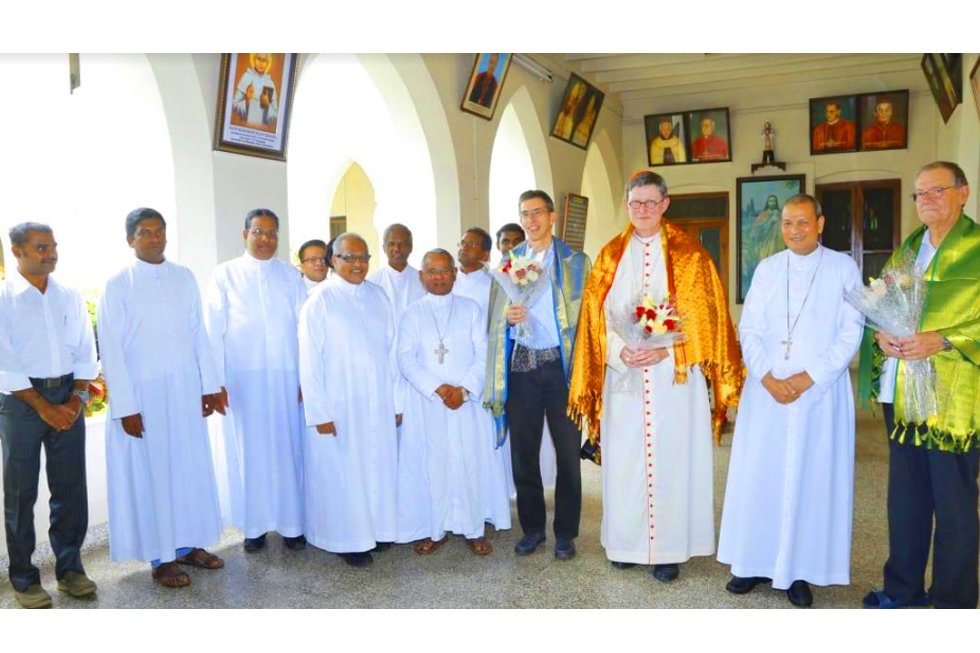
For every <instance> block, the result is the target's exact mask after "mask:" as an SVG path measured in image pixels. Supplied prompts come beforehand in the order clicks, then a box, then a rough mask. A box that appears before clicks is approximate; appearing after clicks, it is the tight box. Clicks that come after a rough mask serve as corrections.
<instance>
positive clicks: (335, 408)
mask: <svg viewBox="0 0 980 653" xmlns="http://www.w3.org/2000/svg"><path fill="white" fill-rule="evenodd" d="M370 258H371V256H370V254H368V248H367V243H365V242H364V239H363V238H361V237H360V236H358V235H357V234H353V233H348V234H343V235H341V236H339V237H338V238H337V240H336V242H335V243H334V254H333V268H334V270H336V272H337V274H336V275H335V276H332V277H331V278H330V279H328V280H327V281H325V282H324V283H322V284H321V285H320V287H319V288H317V289H316V290H315V291H314V292H313V294H312V295H310V297H309V299H308V300H307V302H306V304H304V305H303V310H302V311H301V312H300V316H299V355H300V358H299V361H300V362H299V369H300V383H301V385H302V388H303V398H304V408H305V411H306V424H307V426H309V427H310V428H309V429H307V431H306V435H305V440H304V463H305V464H304V469H305V488H304V496H305V498H306V538H307V540H308V541H309V542H310V543H312V544H313V545H315V546H317V547H319V548H321V549H324V550H326V551H330V552H333V553H339V554H340V555H341V556H342V557H343V559H344V561H345V562H346V563H347V564H349V565H351V566H352V567H366V566H367V565H369V564H371V562H373V558H372V556H371V553H370V552H371V551H372V550H373V549H375V548H378V549H379V550H380V549H384V548H387V547H388V546H390V543H391V542H393V541H394V540H395V537H396V531H397V528H396V516H395V515H396V506H395V502H396V496H395V492H396V487H397V479H396V476H397V471H398V461H397V459H398V440H397V435H396V426H397V424H398V423H400V422H401V410H399V409H397V408H396V400H398V403H400V399H401V396H400V388H399V386H400V378H401V377H400V374H399V373H398V371H397V364H396V363H395V357H394V345H395V323H394V320H393V319H392V316H391V308H390V304H389V301H388V299H387V298H386V297H385V294H384V292H383V291H382V290H381V289H380V288H379V287H378V286H376V285H374V284H373V283H364V280H365V277H366V276H367V270H368V261H369V260H370Z"/></svg>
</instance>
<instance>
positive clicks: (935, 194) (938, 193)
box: [911, 186, 952, 202]
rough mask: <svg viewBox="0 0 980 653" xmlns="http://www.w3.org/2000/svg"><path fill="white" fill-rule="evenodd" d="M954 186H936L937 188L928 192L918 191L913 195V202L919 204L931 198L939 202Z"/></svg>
mask: <svg viewBox="0 0 980 653" xmlns="http://www.w3.org/2000/svg"><path fill="white" fill-rule="evenodd" d="M950 188H952V186H936V187H935V188H930V189H928V190H917V191H915V192H913V193H912V195H911V197H912V201H913V202H918V201H919V200H921V199H925V198H927V197H931V198H932V199H934V200H938V199H939V198H940V197H942V196H943V193H945V192H946V191H948V190H949V189H950Z"/></svg>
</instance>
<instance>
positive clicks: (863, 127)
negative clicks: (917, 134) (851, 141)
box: [858, 89, 909, 152]
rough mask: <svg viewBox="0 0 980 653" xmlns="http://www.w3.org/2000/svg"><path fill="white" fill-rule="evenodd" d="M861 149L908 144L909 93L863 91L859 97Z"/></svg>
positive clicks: (881, 148)
mask: <svg viewBox="0 0 980 653" xmlns="http://www.w3.org/2000/svg"><path fill="white" fill-rule="evenodd" d="M858 116H859V121H858V122H859V124H860V130H859V131H860V133H861V144H860V150H861V151H862V152H866V151H870V150H901V149H905V148H907V147H908V124H909V92H908V90H907V89H906V90H904V91H888V92H886V93H862V94H861V95H859V96H858Z"/></svg>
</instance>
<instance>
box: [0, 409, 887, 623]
mask: <svg viewBox="0 0 980 653" xmlns="http://www.w3.org/2000/svg"><path fill="white" fill-rule="evenodd" d="M730 445H731V435H730V434H728V435H726V437H725V439H724V442H723V445H722V446H721V447H719V448H717V449H716V451H715V512H716V518H717V517H719V516H720V511H721V505H722V501H721V499H722V493H723V491H724V486H725V478H726V474H727V470H728V458H729V453H730V451H731V447H730ZM886 471H887V445H886V442H885V437H884V433H883V427H882V426H881V425H880V422H879V420H878V419H876V418H874V417H872V416H871V415H870V414H859V422H858V434H857V464H856V474H855V515H854V546H853V550H852V564H851V584H850V585H849V586H846V587H828V588H814V597H815V602H814V607H817V608H857V607H860V602H861V597H862V596H863V595H864V594H865V593H866V592H867V591H868V589H869V588H870V587H872V586H874V585H877V584H879V583H880V574H881V566H882V564H883V563H884V561H885V557H886V554H887V542H886V523H885V483H886ZM583 486H584V497H583V513H582V527H581V536H580V537H579V538H578V540H577V547H578V556H577V557H576V558H575V559H574V560H571V561H568V562H560V561H558V560H556V559H555V558H554V556H553V555H552V551H551V547H552V546H553V543H554V540H553V538H552V537H551V536H550V534H549V539H548V542H547V543H546V545H545V546H543V547H541V548H539V549H538V551H537V552H535V553H534V554H532V555H531V556H528V557H524V558H518V557H516V556H515V555H514V554H513V552H512V549H513V545H514V542H515V541H516V540H517V538H518V537H519V536H520V533H519V529H517V528H515V530H511V531H507V532H499V533H492V534H490V540H491V541H492V543H493V545H494V552H493V554H492V555H490V556H487V557H483V558H479V557H476V556H474V555H473V554H472V553H470V552H469V550H468V549H467V548H466V546H465V544H464V543H463V541H462V540H460V539H459V538H455V539H453V540H452V541H451V542H450V543H449V544H447V545H446V546H444V547H443V548H442V549H440V550H439V551H438V552H436V553H435V554H433V555H431V556H424V557H423V556H419V555H416V554H415V553H413V551H412V549H411V547H409V546H396V547H393V548H392V549H390V550H389V551H387V552H384V553H378V554H376V555H375V564H374V565H373V566H371V567H370V568H368V569H366V570H353V569H351V568H349V567H348V566H346V565H345V564H344V563H343V561H342V560H341V559H340V558H339V557H338V556H336V555H332V554H329V553H326V552H323V551H320V550H318V549H315V548H313V547H308V548H307V549H306V550H303V551H289V550H287V549H285V548H284V547H283V546H282V544H281V540H280V539H279V537H278V536H276V535H270V536H269V541H268V545H267V547H266V549H265V550H263V551H262V552H259V553H256V554H245V553H244V551H243V550H242V546H241V535H240V533H238V532H237V531H234V530H228V531H226V532H225V536H224V538H223V540H222V542H221V544H220V545H219V547H217V548H216V549H215V551H216V552H217V553H219V554H220V555H222V556H223V557H224V558H225V561H226V566H225V568H224V569H223V570H220V571H205V570H199V569H191V570H190V571H189V573H190V575H191V578H192V580H193V582H192V584H191V585H190V586H189V587H187V588H183V589H180V590H173V589H166V588H163V587H161V586H159V585H156V584H154V583H153V582H152V580H151V578H150V573H149V569H148V566H147V565H144V564H141V563H126V564H113V563H111V562H110V560H109V555H108V547H107V546H106V545H105V532H104V529H103V530H101V531H96V532H95V533H93V534H92V535H91V536H90V538H89V540H90V541H89V543H88V544H87V545H86V551H85V553H84V560H85V565H86V568H87V571H88V573H89V575H90V576H91V577H92V578H93V579H94V580H96V581H97V582H98V583H99V592H98V595H97V598H94V599H91V600H75V599H72V598H70V597H67V596H60V595H57V594H58V593H57V592H56V591H55V580H54V563H53V559H52V558H51V557H50V551H47V554H46V556H45V557H42V558H41V559H40V567H41V572H42V577H43V581H44V585H45V587H46V588H47V589H48V590H49V591H50V592H52V594H54V595H55V596H54V605H55V607H56V608H263V607H276V608H335V607H346V608H374V607H386V608H410V607H438V608H461V607H465V608H573V607H596V608H598V607H604V608H737V607H744V608H788V607H792V606H790V604H789V603H788V601H787V600H786V597H785V594H784V593H783V592H780V591H773V590H771V589H770V588H769V587H768V586H761V587H759V588H757V589H756V590H755V591H753V592H752V593H751V594H748V595H744V596H733V595H731V594H729V593H728V592H726V591H725V589H724V587H725V583H726V582H727V581H728V579H729V574H728V569H727V567H726V566H724V565H721V564H719V563H718V562H717V561H716V560H714V558H711V557H706V558H695V559H693V560H691V561H690V562H689V563H687V564H685V565H683V566H682V568H681V577H680V578H679V579H678V580H677V581H675V582H674V583H672V584H670V585H665V584H662V583H659V582H657V581H655V580H654V579H653V578H652V577H651V576H650V575H649V574H648V573H647V568H644V567H635V568H633V569H630V570H626V571H620V570H616V569H613V568H612V567H611V566H610V564H609V563H608V561H607V560H606V558H605V556H604V554H603V550H602V547H601V546H600V544H599V520H600V517H601V512H602V502H601V496H600V489H601V480H600V472H599V468H597V467H596V466H594V465H592V464H591V463H583ZM549 512H550V496H549ZM514 523H515V527H516V524H517V518H516V515H515V517H514ZM42 553H43V552H42ZM4 571H5V570H4ZM17 607H18V606H17V603H16V600H15V599H14V595H13V591H12V589H11V587H10V584H9V582H8V581H7V579H6V576H5V574H4V578H3V580H0V608H17Z"/></svg>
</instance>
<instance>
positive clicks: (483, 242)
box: [422, 227, 493, 328]
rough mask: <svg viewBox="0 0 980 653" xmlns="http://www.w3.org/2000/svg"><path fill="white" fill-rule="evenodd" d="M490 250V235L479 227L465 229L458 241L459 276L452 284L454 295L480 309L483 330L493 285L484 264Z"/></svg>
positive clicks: (491, 245)
mask: <svg viewBox="0 0 980 653" xmlns="http://www.w3.org/2000/svg"><path fill="white" fill-rule="evenodd" d="M491 249H493V239H492V238H491V237H490V234H488V233H487V232H486V231H484V230H483V229H480V228H479V227H471V228H469V229H467V230H466V231H465V232H464V233H463V238H462V239H461V240H460V241H459V251H458V252H457V255H458V256H459V274H458V275H457V276H456V282H455V283H454V284H453V293H454V294H456V295H459V296H461V297H466V298H468V299H472V300H473V301H475V302H476V303H477V305H478V306H479V307H480V311H481V313H482V315H483V326H484V328H485V327H486V323H487V310H489V304H490V285H491V284H492V283H493V278H492V277H491V276H490V273H489V272H487V269H486V267H485V265H484V264H485V263H486V262H487V261H489V260H490V250H491ZM422 281H423V284H422V285H425V279H423V280H422Z"/></svg>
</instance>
